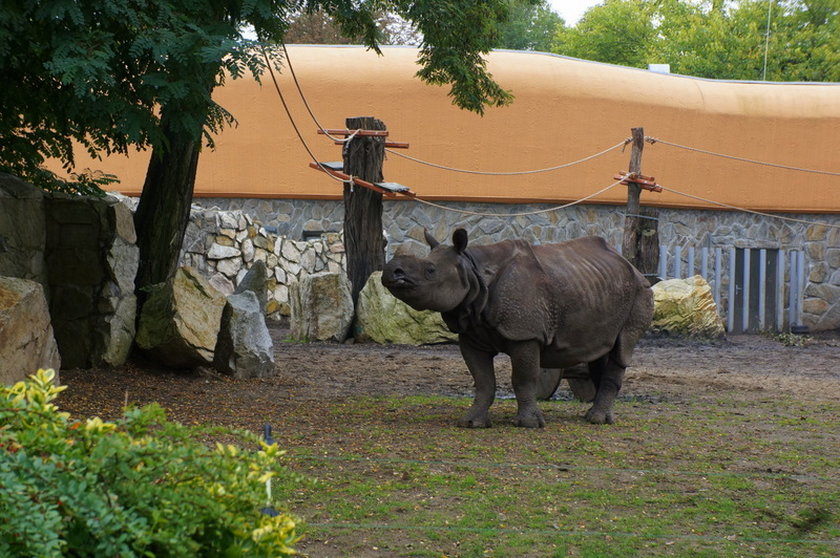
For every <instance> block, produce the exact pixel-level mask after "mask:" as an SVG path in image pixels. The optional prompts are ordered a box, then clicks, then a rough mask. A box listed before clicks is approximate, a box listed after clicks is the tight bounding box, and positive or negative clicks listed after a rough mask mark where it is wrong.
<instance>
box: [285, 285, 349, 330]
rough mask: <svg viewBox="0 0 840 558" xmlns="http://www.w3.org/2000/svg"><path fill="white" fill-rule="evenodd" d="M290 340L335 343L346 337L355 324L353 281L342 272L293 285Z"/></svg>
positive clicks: (290, 294) (290, 293) (290, 296)
mask: <svg viewBox="0 0 840 558" xmlns="http://www.w3.org/2000/svg"><path fill="white" fill-rule="evenodd" d="M289 302H290V303H291V311H292V315H291V319H290V326H291V337H292V338H293V339H297V340H299V341H336V342H339V343H341V342H342V341H344V340H345V339H346V338H347V334H348V332H349V331H350V325H351V324H352V322H353V298H352V296H351V294H350V281H349V280H348V279H347V276H346V275H344V274H343V273H330V272H322V273H316V274H314V275H310V276H308V277H305V278H303V279H301V280H300V281H298V282H297V283H292V285H291V286H290V289H289Z"/></svg>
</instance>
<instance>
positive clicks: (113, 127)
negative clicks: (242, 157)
mask: <svg viewBox="0 0 840 558" xmlns="http://www.w3.org/2000/svg"><path fill="white" fill-rule="evenodd" d="M319 10H320V11H323V13H326V14H328V15H329V17H330V18H331V19H332V21H334V22H335V24H336V25H337V27H338V28H339V29H341V32H342V33H343V34H344V35H346V36H350V37H355V38H356V40H357V41H358V42H360V43H362V44H365V45H367V46H369V47H371V48H374V49H375V48H377V45H378V44H380V43H381V42H382V39H383V37H384V35H383V30H382V28H381V27H380V26H379V25H378V20H377V15H378V14H380V15H381V14H382V13H386V12H387V13H394V14H398V15H399V16H401V17H402V18H404V19H405V20H406V21H410V22H413V24H414V25H416V26H417V28H418V29H419V30H420V31H421V32H422V41H421V44H420V48H421V58H420V62H421V64H422V68H421V70H420V72H418V75H419V76H420V77H421V78H422V79H424V80H426V81H428V82H430V83H434V84H438V85H443V84H451V86H452V96H453V100H454V102H455V103H456V104H458V105H459V106H461V107H463V108H466V109H468V110H473V111H477V112H482V111H483V110H484V107H485V106H487V105H488V104H489V105H494V104H504V103H506V102H509V101H510V99H511V97H510V94H509V93H508V92H506V91H505V90H504V89H502V88H501V87H500V86H499V85H497V84H496V83H495V82H494V81H493V80H492V78H491V76H489V75H488V74H487V72H486V68H485V62H484V59H483V58H482V55H483V54H484V53H486V52H487V51H488V50H489V49H490V48H492V46H493V42H494V37H495V34H496V30H495V29H496V27H495V26H496V25H497V24H498V22H499V21H501V20H504V19H505V18H506V14H507V10H508V3H507V1H506V0H492V1H489V2H488V1H484V2H479V1H467V0H449V1H441V2H437V1H436V2H408V1H404V0H382V1H376V2H355V1H352V0H318V1H309V2H299V1H293V0H207V1H203V2H201V1H200V2H196V1H193V0H162V1H159V2H154V3H146V2H138V1H137V0H104V1H103V0H40V1H33V0H10V1H8V2H4V3H3V4H2V6H0V72H2V75H3V76H4V79H5V80H6V83H7V84H14V86H13V87H4V88H3V89H2V92H0V146H2V148H0V149H2V151H0V169H2V170H5V171H7V172H12V173H15V174H18V175H21V176H24V177H27V178H30V179H35V180H36V181H40V180H41V179H42V178H43V173H42V172H41V171H39V167H40V165H41V164H42V163H43V162H44V160H45V159H46V158H49V157H54V158H57V159H59V160H61V161H62V163H64V164H65V166H66V168H67V169H68V170H69V169H72V167H73V163H74V159H73V152H72V146H73V143H72V141H73V140H75V141H77V142H80V143H81V144H82V145H83V146H84V147H85V148H86V149H87V150H88V151H89V152H90V153H91V154H92V155H101V154H110V153H114V152H118V153H125V152H127V151H128V149H129V147H130V146H138V147H141V148H143V147H149V146H152V147H158V148H165V147H166V145H167V139H166V132H165V130H164V127H163V126H161V116H162V114H164V113H167V114H169V116H170V118H169V120H168V124H167V126H168V127H170V128H173V129H176V130H179V131H183V132H187V133H189V134H190V135H192V136H197V135H202V134H203V135H204V140H205V141H206V142H207V143H210V144H212V136H213V134H214V133H216V132H218V131H219V130H220V129H221V128H222V127H223V126H224V125H226V124H231V123H232V122H233V121H234V115H231V114H229V113H227V112H226V111H225V110H224V108H223V107H221V106H219V105H218V104H216V103H215V102H214V101H213V100H212V98H211V92H212V90H213V88H214V87H215V86H217V85H220V84H221V83H223V82H224V80H225V79H226V78H227V77H228V76H232V77H234V78H237V77H240V76H242V75H244V74H246V73H250V74H252V75H254V76H256V77H257V78H259V76H260V75H261V74H262V72H263V71H264V65H265V63H264V61H263V59H262V57H261V54H260V50H259V49H258V48H257V47H258V46H267V47H268V48H271V44H273V43H275V44H276V42H277V41H281V40H283V39H284V35H285V32H286V30H287V29H288V26H289V24H290V22H291V21H292V20H293V17H294V16H295V15H299V14H300V13H301V12H303V13H314V12H318V11H319ZM246 25H250V26H252V27H253V29H254V30H255V32H256V35H257V37H258V40H256V41H255V40H249V39H247V38H246V37H245V36H244V35H243V29H244V26H246ZM158 109H159V110H158Z"/></svg>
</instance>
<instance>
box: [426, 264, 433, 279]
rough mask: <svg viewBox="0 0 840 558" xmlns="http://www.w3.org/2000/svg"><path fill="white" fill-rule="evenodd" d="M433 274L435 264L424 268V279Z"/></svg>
mask: <svg viewBox="0 0 840 558" xmlns="http://www.w3.org/2000/svg"><path fill="white" fill-rule="evenodd" d="M434 276H435V266H433V265H430V266H429V267H427V268H426V279H431V278H432V277H434Z"/></svg>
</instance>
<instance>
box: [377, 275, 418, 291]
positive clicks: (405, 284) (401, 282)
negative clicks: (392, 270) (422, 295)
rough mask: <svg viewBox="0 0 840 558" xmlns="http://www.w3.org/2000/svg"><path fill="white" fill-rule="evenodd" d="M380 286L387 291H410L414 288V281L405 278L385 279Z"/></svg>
mask: <svg viewBox="0 0 840 558" xmlns="http://www.w3.org/2000/svg"><path fill="white" fill-rule="evenodd" d="M382 284H383V285H385V286H386V287H387V288H389V289H410V288H413V287H414V286H415V284H414V281H412V280H411V279H409V278H408V277H405V276H399V277H385V278H383V279H382Z"/></svg>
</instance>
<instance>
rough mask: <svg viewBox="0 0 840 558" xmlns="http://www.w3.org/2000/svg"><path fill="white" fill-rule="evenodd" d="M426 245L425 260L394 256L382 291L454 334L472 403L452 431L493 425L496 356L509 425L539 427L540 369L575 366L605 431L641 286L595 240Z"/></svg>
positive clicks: (645, 287)
mask: <svg viewBox="0 0 840 558" xmlns="http://www.w3.org/2000/svg"><path fill="white" fill-rule="evenodd" d="M425 236H426V242H428V244H429V246H430V247H431V252H430V253H429V255H428V256H427V257H425V258H421V257H416V256H411V255H399V256H396V257H394V258H393V259H392V260H390V261H389V262H388V263H387V264H386V265H385V269H384V270H383V272H382V284H383V285H384V286H385V287H386V288H387V289H388V290H389V291H390V292H391V293H392V294H393V295H394V296H395V297H396V298H398V299H400V300H402V301H403V302H405V303H407V304H408V305H409V306H411V307H412V308H414V309H416V310H434V311H437V312H440V313H441V315H442V316H443V319H444V321H445V323H446V325H447V326H448V327H449V328H450V329H451V330H452V331H454V332H455V333H457V334H458V339H459V342H458V344H459V346H460V349H461V354H462V356H463V357H464V360H465V361H466V364H467V368H469V371H470V373H471V374H472V376H473V379H474V381H475V399H474V401H473V404H472V406H471V407H470V409H469V411H468V412H467V414H466V415H465V416H464V417H463V418H462V419H461V420H460V421H459V423H458V424H459V425H460V426H465V427H471V428H484V427H489V426H491V421H490V415H489V409H490V405H491V404H492V403H493V400H494V399H495V395H496V376H495V371H494V368H493V357H494V356H495V355H497V354H499V353H505V354H507V355H509V356H510V359H511V364H512V367H513V372H512V384H513V389H514V392H515V394H516V401H517V406H518V410H517V415H516V419H515V421H514V422H515V424H516V425H517V426H523V427H530V428H534V427H543V426H545V419H544V418H543V414H542V411H540V408H539V406H538V405H537V400H536V399H537V398H536V392H537V384H538V378H539V374H540V371H541V367H544V368H567V367H571V366H574V365H576V364H580V363H586V364H588V368H589V374H590V376H591V378H592V381H593V383H594V384H595V388H596V395H595V399H594V402H593V404H592V407H591V408H590V409H589V410H588V411H587V413H586V420H588V421H589V422H590V423H593V424H604V423H609V424H612V423H613V420H614V418H613V409H612V408H613V401H614V400H615V397H616V395H617V394H618V391H619V390H620V389H621V384H622V380H623V378H624V370H625V368H627V365H628V364H629V363H630V359H631V357H632V355H633V350H634V349H635V346H636V343H637V342H638V340H639V338H640V337H641V336H642V334H643V333H644V332H645V330H646V329H647V327H648V325H649V324H650V321H651V317H652V316H653V294H652V292H651V289H650V284H649V282H648V281H647V279H645V278H644V276H642V274H641V273H639V271H638V270H636V268H634V267H633V266H632V265H631V264H630V262H628V261H627V260H626V259H624V258H622V257H621V255H619V254H618V252H616V251H615V250H613V249H612V248H611V247H610V246H608V245H607V243H606V241H605V240H604V239H603V238H599V237H586V238H579V239H575V240H570V241H568V242H563V243H559V244H544V245H531V244H529V243H527V242H525V241H522V240H505V241H503V242H499V243H497V244H490V245H485V246H470V247H469V248H467V242H468V239H467V232H466V231H465V230H464V229H457V230H456V231H455V232H454V234H453V235H452V246H448V245H444V244H440V243H439V242H438V241H437V240H435V238H434V237H433V236H432V235H431V234H429V232H428V231H426V233H425Z"/></svg>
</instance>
